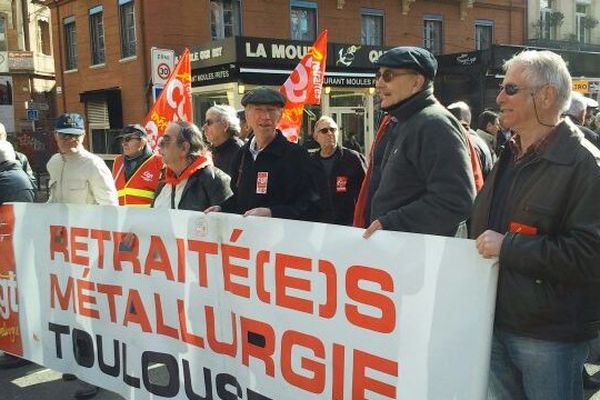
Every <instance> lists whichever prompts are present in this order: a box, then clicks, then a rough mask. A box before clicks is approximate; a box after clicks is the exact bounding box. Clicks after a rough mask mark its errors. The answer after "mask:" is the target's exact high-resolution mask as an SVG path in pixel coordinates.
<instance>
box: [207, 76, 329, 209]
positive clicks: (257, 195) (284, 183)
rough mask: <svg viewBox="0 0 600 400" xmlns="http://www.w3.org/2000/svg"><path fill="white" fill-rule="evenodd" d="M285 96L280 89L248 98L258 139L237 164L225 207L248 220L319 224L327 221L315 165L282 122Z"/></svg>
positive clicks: (244, 100) (248, 115) (256, 92)
mask: <svg viewBox="0 0 600 400" xmlns="http://www.w3.org/2000/svg"><path fill="white" fill-rule="evenodd" d="M284 104H285V98H284V97H283V96H282V95H281V93H279V92H278V91H276V90H273V89H270V88H266V87H258V88H256V89H254V90H252V91H250V92H247V93H246V94H245V95H244V97H243V98H242V105H243V106H244V107H245V111H246V119H247V120H248V125H249V126H250V128H251V129H252V132H253V136H252V138H251V139H250V140H249V141H248V142H246V144H245V145H244V147H242V148H241V150H240V151H239V152H238V154H237V156H236V157H235V158H234V160H233V164H232V175H231V189H232V190H233V193H234V195H233V196H232V197H231V198H230V199H229V200H228V201H227V202H225V203H224V204H223V206H222V207H211V208H209V209H208V210H207V211H221V210H222V211H225V212H234V213H237V214H243V215H244V216H250V215H253V216H260V217H276V218H287V219H298V220H315V219H318V218H321V217H322V212H323V211H322V207H323V204H322V199H321V198H320V196H319V189H318V186H317V184H316V180H317V179H321V178H322V177H315V176H314V175H315V174H314V171H315V167H314V165H315V163H314V162H313V161H312V160H311V159H310V158H309V156H308V152H307V151H306V150H305V149H303V148H302V147H300V146H299V145H297V144H296V143H291V142H288V140H287V139H286V138H285V137H284V136H283V134H282V133H281V131H279V130H278V129H277V123H278V122H279V120H280V119H281V116H282V109H283V106H284Z"/></svg>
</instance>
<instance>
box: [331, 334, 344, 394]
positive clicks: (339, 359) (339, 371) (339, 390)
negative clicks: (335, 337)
mask: <svg viewBox="0 0 600 400" xmlns="http://www.w3.org/2000/svg"><path fill="white" fill-rule="evenodd" d="M344 365H346V354H345V349H344V346H342V345H341V344H338V343H334V344H333V357H332V361H331V370H332V371H333V376H332V379H331V398H332V399H335V400H344V377H345V373H346V371H345V370H344Z"/></svg>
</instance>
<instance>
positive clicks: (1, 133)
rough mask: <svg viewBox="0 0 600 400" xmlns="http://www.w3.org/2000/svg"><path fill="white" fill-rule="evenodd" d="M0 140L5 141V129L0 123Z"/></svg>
mask: <svg viewBox="0 0 600 400" xmlns="http://www.w3.org/2000/svg"><path fill="white" fill-rule="evenodd" d="M0 140H6V127H5V126H4V124H3V123H2V122H0Z"/></svg>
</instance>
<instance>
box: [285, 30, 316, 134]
mask: <svg viewBox="0 0 600 400" xmlns="http://www.w3.org/2000/svg"><path fill="white" fill-rule="evenodd" d="M326 64H327V30H324V31H323V32H321V34H320V35H319V37H318V38H317V40H316V41H315V43H314V44H313V45H312V47H311V48H310V50H309V51H308V53H307V54H306V55H305V56H304V57H303V58H302V60H301V61H300V63H298V65H297V66H296V68H295V69H294V70H293V71H292V73H291V74H290V77H289V78H288V79H287V80H286V81H285V83H284V84H283V85H282V86H281V87H280V88H279V92H281V94H283V95H284V96H285V98H286V99H287V100H286V102H285V107H284V108H283V116H282V118H281V121H279V125H278V128H279V129H280V130H281V131H282V132H283V134H284V135H285V137H286V138H287V139H288V140H289V141H290V142H294V143H296V142H298V138H299V137H300V128H301V127H302V114H303V112H304V105H305V104H320V103H321V90H322V89H323V81H324V79H325V65H326Z"/></svg>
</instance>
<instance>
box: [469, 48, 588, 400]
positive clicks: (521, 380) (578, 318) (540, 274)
mask: <svg viewBox="0 0 600 400" xmlns="http://www.w3.org/2000/svg"><path fill="white" fill-rule="evenodd" d="M505 69H506V75H505V77H504V81H503V83H502V85H501V90H500V93H499V94H498V97H497V99H496V101H497V103H498V105H499V106H500V110H501V115H500V122H501V124H502V126H504V127H506V128H508V129H511V130H512V131H513V133H514V137H513V142H512V143H511V145H510V147H509V148H508V149H506V151H504V152H503V153H502V155H501V157H500V159H499V161H498V162H497V163H496V166H495V168H494V169H493V170H492V173H491V174H490V176H489V177H488V179H487V180H486V183H485V186H484V187H483V190H482V191H481V192H480V194H479V195H478V197H477V199H476V201H475V206H474V210H473V215H472V226H471V234H472V235H473V237H474V238H477V240H476V244H477V249H478V251H479V253H481V254H482V255H483V256H484V257H486V258H496V257H497V258H498V260H499V280H498V293H497V301H496V315H495V325H494V336H493V342H492V359H491V367H490V387H489V397H488V399H525V398H526V399H529V400H532V399H540V400H541V399H544V400H563V399H581V398H582V397H583V389H582V379H581V373H582V368H583V363H584V361H585V360H586V357H587V353H588V342H589V340H590V339H592V338H593V337H595V336H596V334H597V329H598V321H599V319H600V318H599V316H600V313H599V307H600V207H598V199H600V166H599V163H600V152H599V151H598V149H596V148H595V147H594V146H593V145H592V144H591V143H590V142H589V141H587V140H586V139H585V138H584V136H583V134H582V133H581V131H580V130H579V129H578V128H577V127H576V126H575V125H574V124H573V123H572V122H571V121H570V120H569V119H564V120H563V119H561V118H560V115H561V113H562V112H563V111H564V110H565V109H566V108H567V107H568V105H569V99H570V92H571V77H570V75H569V71H568V69H567V66H566V64H565V62H564V61H563V59H562V58H561V57H560V56H558V55H557V54H555V53H552V52H549V51H525V52H522V53H520V54H518V55H516V56H514V57H513V58H512V59H510V60H509V61H507V62H506V63H505Z"/></svg>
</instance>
